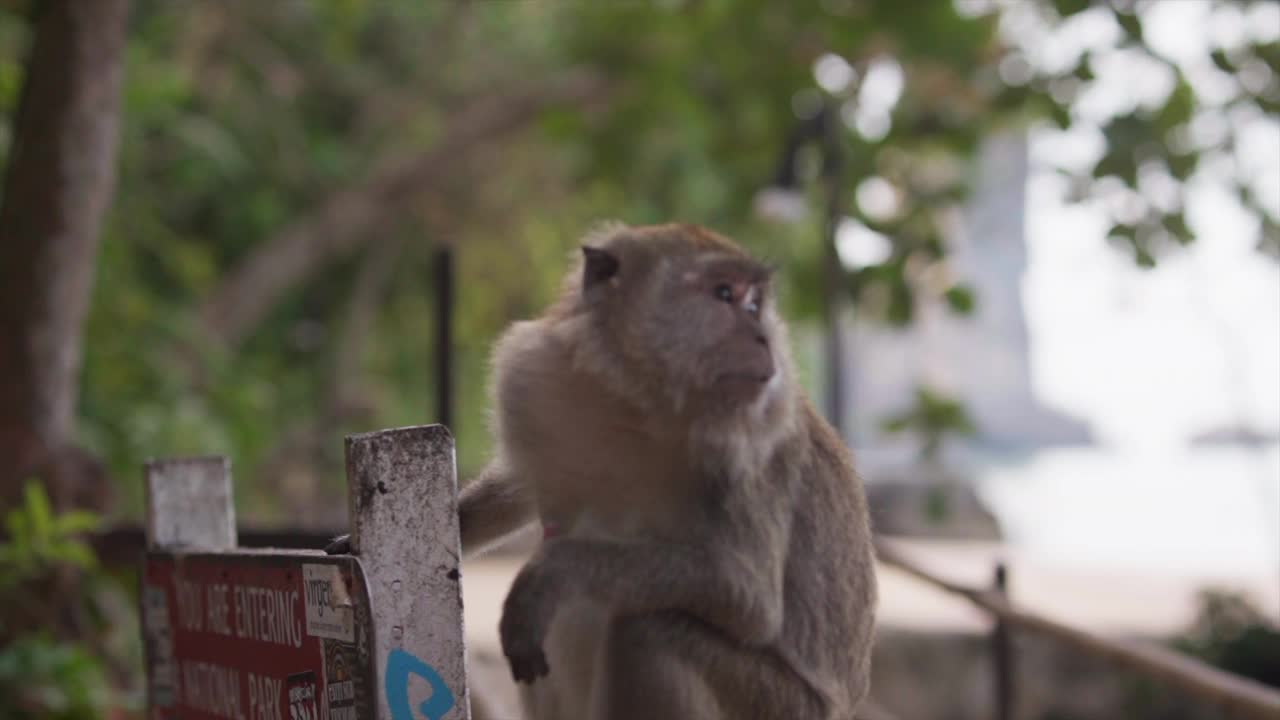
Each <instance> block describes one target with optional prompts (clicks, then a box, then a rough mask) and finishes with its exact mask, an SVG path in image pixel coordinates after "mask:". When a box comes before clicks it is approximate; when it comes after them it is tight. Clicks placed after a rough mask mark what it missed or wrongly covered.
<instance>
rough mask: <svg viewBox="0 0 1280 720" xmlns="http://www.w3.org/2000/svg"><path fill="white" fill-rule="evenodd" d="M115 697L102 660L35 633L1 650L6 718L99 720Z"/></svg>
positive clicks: (1, 712) (0, 696)
mask: <svg viewBox="0 0 1280 720" xmlns="http://www.w3.org/2000/svg"><path fill="white" fill-rule="evenodd" d="M111 697H112V693H111V688H110V686H109V684H108V682H107V677H106V672H105V670H104V668H103V665H102V661H101V659H100V658H98V657H95V656H94V655H93V654H92V653H90V652H89V651H88V650H86V649H85V648H82V647H78V646H75V645H69V644H67V643H63V642H58V641H56V640H53V639H52V638H50V637H48V636H47V635H42V634H38V633H34V634H31V635H26V636H23V637H20V638H18V639H17V640H15V641H14V642H12V643H10V644H9V645H8V646H6V647H5V648H4V649H3V650H0V717H4V718H12V720H46V719H47V720H96V719H97V718H101V717H102V716H103V711H104V710H105V708H106V707H107V705H108V704H109V701H110V698H111Z"/></svg>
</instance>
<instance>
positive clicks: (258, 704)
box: [141, 425, 470, 720]
mask: <svg viewBox="0 0 1280 720" xmlns="http://www.w3.org/2000/svg"><path fill="white" fill-rule="evenodd" d="M346 449H347V473H348V486H349V498H350V505H351V521H352V528H351V529H352V553H353V554H351V555H326V554H324V553H323V552H321V551H318V550H317V551H284V550H248V549H238V548H237V547H236V531H235V516H234V510H233V504H232V493H231V477H230V473H229V472H228V463H227V461H226V459H225V458H195V459H180V460H163V461H157V462H152V463H148V465H147V468H146V484H147V533H148V537H147V544H148V551H147V559H146V567H145V568H144V572H143V577H142V592H141V601H142V619H143V632H144V636H145V641H146V653H147V678H148V706H149V716H150V717H151V718H154V719H156V720H161V719H168V718H184V719H185V718H197V719H201V718H219V719H225V720H259V719H262V720H265V719H267V718H273V719H274V718H279V719H281V720H286V719H287V720H355V719H357V718H358V719H361V720H363V719H366V718H369V719H372V718H378V719H379V720H469V718H470V707H469V696H468V691H467V682H466V673H465V664H464V658H465V650H466V647H465V642H464V634H463V624H462V593H461V582H460V580H461V578H460V575H459V562H460V553H459V546H458V522H457V517H458V515H457V479H456V473H455V469H454V449H453V438H452V436H451V435H450V434H449V431H448V430H447V429H445V428H444V427H443V426H439V425H432V426H424V427H410V428H402V429H397V430H386V431H382V432H376V433H369V434H365V435H355V436H352V437H348V438H347V444H346Z"/></svg>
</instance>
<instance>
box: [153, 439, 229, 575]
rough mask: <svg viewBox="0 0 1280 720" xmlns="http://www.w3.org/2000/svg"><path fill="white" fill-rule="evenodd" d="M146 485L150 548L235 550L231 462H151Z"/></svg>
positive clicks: (201, 459) (199, 459)
mask: <svg viewBox="0 0 1280 720" xmlns="http://www.w3.org/2000/svg"><path fill="white" fill-rule="evenodd" d="M146 484H147V488H146V490H147V492H146V495H147V547H148V548H150V549H153V550H158V549H161V548H163V549H166V550H191V551H195V550H201V551H208V552H219V551H225V550H234V549H235V547H236V507H235V498H234V496H233V495H232V494H231V463H230V462H229V461H228V460H227V458H225V457H222V456H211V457H195V458H174V459H171V460H151V461H149V462H148V463H147V465H146Z"/></svg>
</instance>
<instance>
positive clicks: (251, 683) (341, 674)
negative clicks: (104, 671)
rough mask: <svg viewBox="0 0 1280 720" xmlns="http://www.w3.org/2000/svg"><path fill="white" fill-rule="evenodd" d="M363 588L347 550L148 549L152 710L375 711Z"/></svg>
mask: <svg viewBox="0 0 1280 720" xmlns="http://www.w3.org/2000/svg"><path fill="white" fill-rule="evenodd" d="M368 598H369V594H368V589H367V588H366V586H365V582H364V577H363V573H362V572H361V570H360V565H359V563H358V562H357V561H356V560H355V558H352V557H349V556H335V557H330V556H325V555H318V554H313V553H264V552H253V551H238V552H234V553H225V554H189V555H188V554H182V553H160V552H155V553H148V556H147V565H146V572H145V574H144V576H143V580H142V618H143V628H144V634H145V638H146V649H147V677H148V684H149V693H150V715H151V718H153V720H168V719H169V718H183V719H184V720H186V719H188V718H190V719H194V720H204V719H208V720H355V718H368V717H372V716H373V712H372V708H373V707H374V704H373V700H372V698H373V695H372V693H373V690H374V683H373V679H372V677H373V664H372V662H370V650H369V647H370V643H371V638H372V637H373V635H372V632H371V627H370V621H369V599H368Z"/></svg>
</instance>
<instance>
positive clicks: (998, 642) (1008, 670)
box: [991, 562, 1014, 720]
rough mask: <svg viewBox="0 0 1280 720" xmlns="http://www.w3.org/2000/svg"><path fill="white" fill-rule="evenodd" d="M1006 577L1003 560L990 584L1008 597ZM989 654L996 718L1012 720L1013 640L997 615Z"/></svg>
mask: <svg viewBox="0 0 1280 720" xmlns="http://www.w3.org/2000/svg"><path fill="white" fill-rule="evenodd" d="M1008 579H1009V572H1008V568H1006V567H1005V564H1004V563H1003V562H998V563H996V570H995V578H994V582H993V583H992V586H993V589H994V590H995V592H996V593H997V594H999V595H1000V596H1001V597H1008V594H1009V590H1008ZM991 656H992V659H993V661H994V671H995V693H996V695H995V710H996V714H995V717H996V720H1013V703H1014V685H1013V681H1014V676H1013V672H1014V671H1013V641H1012V638H1011V637H1010V632H1009V625H1008V624H1007V623H1006V622H1005V621H1004V620H1003V619H1001V618H999V617H997V618H996V624H995V628H994V629H993V630H992V632H991Z"/></svg>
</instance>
